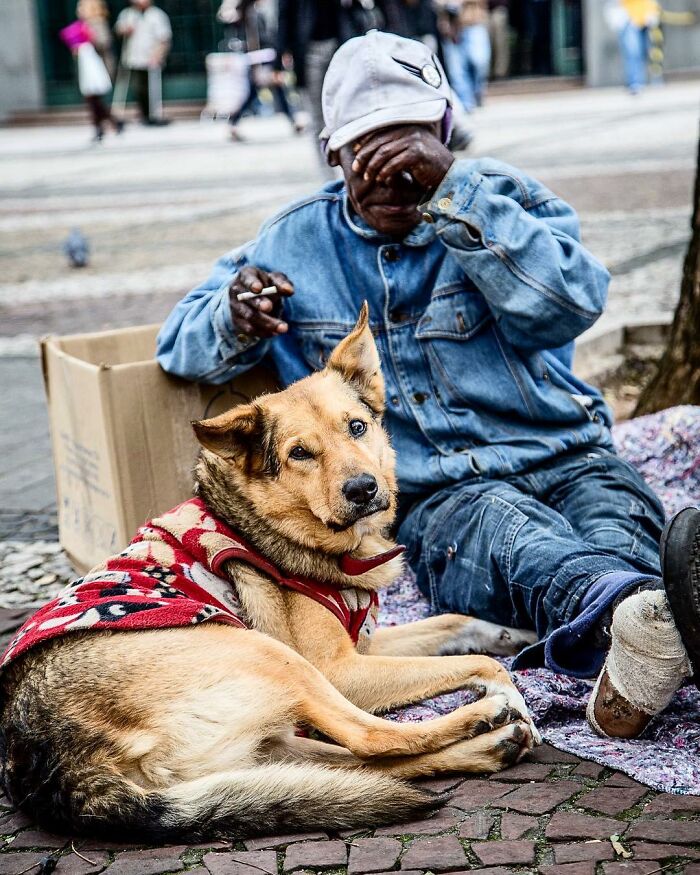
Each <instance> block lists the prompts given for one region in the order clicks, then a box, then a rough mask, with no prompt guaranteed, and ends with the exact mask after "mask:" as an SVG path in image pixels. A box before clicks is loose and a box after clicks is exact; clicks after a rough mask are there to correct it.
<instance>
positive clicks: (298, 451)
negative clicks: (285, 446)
mask: <svg viewBox="0 0 700 875" xmlns="http://www.w3.org/2000/svg"><path fill="white" fill-rule="evenodd" d="M289 458H290V459H296V460H297V462H300V461H302V459H310V458H311V453H310V452H309V451H308V450H305V449H304V448H303V447H292V449H291V451H290V453H289Z"/></svg>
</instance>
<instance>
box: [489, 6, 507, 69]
mask: <svg viewBox="0 0 700 875" xmlns="http://www.w3.org/2000/svg"><path fill="white" fill-rule="evenodd" d="M509 11H510V2H509V0H489V23H488V28H489V40H490V42H491V75H492V77H493V78H494V79H505V77H506V76H507V75H508V72H509V71H510V28H509Z"/></svg>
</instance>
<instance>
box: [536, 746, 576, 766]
mask: <svg viewBox="0 0 700 875" xmlns="http://www.w3.org/2000/svg"><path fill="white" fill-rule="evenodd" d="M528 759H529V761H530V762H532V763H580V762H581V760H580V759H579V757H577V756H574V755H573V754H571V753H566V752H565V751H563V750H557V749H556V747H552V745H551V744H541V745H540V746H539V747H536V748H535V750H533V751H530V755H529V757H528Z"/></svg>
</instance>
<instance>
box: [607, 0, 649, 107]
mask: <svg viewBox="0 0 700 875" xmlns="http://www.w3.org/2000/svg"><path fill="white" fill-rule="evenodd" d="M660 15H661V7H660V6H659V4H658V3H657V2H656V0H614V2H610V3H609V4H608V6H607V7H606V18H607V21H608V23H609V24H610V26H611V27H612V28H613V30H615V31H616V32H617V39H618V44H619V46H620V54H621V56H622V66H623V70H624V77H625V85H626V86H627V88H628V89H629V92H630V94H638V93H639V92H640V91H641V89H642V88H643V87H644V86H645V85H646V84H647V80H648V62H649V49H650V45H651V43H650V37H649V32H650V30H651V29H652V28H654V27H657V26H658V24H659V20H660Z"/></svg>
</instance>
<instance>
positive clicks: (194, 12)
mask: <svg viewBox="0 0 700 875" xmlns="http://www.w3.org/2000/svg"><path fill="white" fill-rule="evenodd" d="M219 2H220V0H157V5H159V6H160V7H161V8H163V9H164V10H165V11H166V12H167V13H168V15H169V16H170V19H171V22H172V27H173V47H172V51H171V54H170V56H169V59H168V66H167V69H166V75H165V78H164V96H165V99H166V100H187V99H201V98H203V97H204V94H205V74H204V58H205V56H206V54H207V53H208V52H211V51H214V50H216V48H217V46H218V45H219V43H220V41H221V39H222V32H221V27H220V25H219V24H218V22H217V21H216V10H217V8H218V5H219ZM607 2H609V0H511V2H510V3H509V7H510V40H509V42H510V49H511V51H510V65H509V76H512V77H522V76H528V77H530V76H568V77H571V76H574V77H576V76H582V77H584V80H585V82H586V83H587V84H589V85H595V86H598V85H613V84H619V83H620V82H621V80H622V76H621V65H620V59H619V54H618V50H617V42H616V36H615V34H614V32H612V31H611V30H610V28H609V27H608V25H607V24H606V20H605V14H604V11H605V6H606V3H607ZM75 3H76V0H2V2H0V29H1V31H2V33H3V34H4V35H5V38H4V39H3V41H2V43H0V118H1V117H3V115H6V114H7V113H8V112H11V111H13V110H22V109H25V110H27V109H28V110H32V109H42V108H46V107H52V106H61V105H68V104H77V103H79V101H80V98H79V95H78V91H77V87H76V83H75V74H74V70H73V62H72V59H71V57H70V55H69V53H68V52H67V50H66V49H65V47H64V46H63V45H62V44H61V42H60V41H59V39H58V31H59V30H60V29H61V28H62V27H64V26H65V25H66V24H68V23H69V22H70V21H72V20H73V19H74V18H75ZM107 3H108V6H109V9H110V13H111V15H112V20H114V18H116V15H117V14H118V12H119V11H120V9H122V8H123V7H124V6H125V5H126V0H107ZM664 6H665V7H667V8H668V9H669V10H672V11H681V12H682V11H687V10H688V8H689V7H691V8H695V9H696V11H697V12H699V13H700V0H664ZM698 17H700V15H699V16H698ZM691 69H692V70H695V71H700V25H698V24H696V25H689V24H685V25H680V26H679V25H676V26H672V25H669V26H665V27H664V70H665V71H678V70H691Z"/></svg>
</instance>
